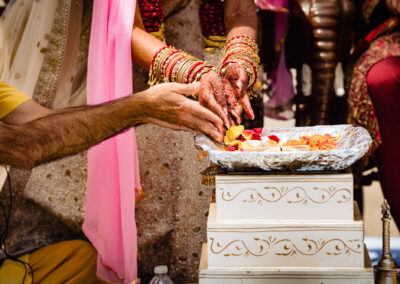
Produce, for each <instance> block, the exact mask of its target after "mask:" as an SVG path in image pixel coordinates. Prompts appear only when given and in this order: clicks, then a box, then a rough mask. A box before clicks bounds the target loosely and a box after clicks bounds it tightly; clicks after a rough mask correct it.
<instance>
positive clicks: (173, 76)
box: [149, 46, 217, 99]
mask: <svg viewBox="0 0 400 284" xmlns="http://www.w3.org/2000/svg"><path fill="white" fill-rule="evenodd" d="M211 70H214V71H217V70H216V68H215V67H214V66H212V65H208V64H207V63H206V62H204V61H201V60H199V59H197V58H195V57H193V56H191V55H190V54H187V53H186V52H183V51H180V50H176V49H174V48H173V47H169V46H165V47H163V48H161V49H160V50H159V51H157V53H156V54H155V55H154V57H153V60H152V62H151V66H150V74H149V85H150V86H153V85H155V84H158V83H166V82H178V83H183V84H187V83H192V82H194V81H198V80H199V79H200V77H201V76H202V75H203V74H205V73H207V72H209V71H211ZM192 97H194V96H193V95H192ZM194 98H195V99H196V97H194Z"/></svg>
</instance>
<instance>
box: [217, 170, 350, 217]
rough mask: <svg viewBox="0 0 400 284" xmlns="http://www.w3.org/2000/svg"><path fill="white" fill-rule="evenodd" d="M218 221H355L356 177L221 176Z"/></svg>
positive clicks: (337, 175) (302, 175) (313, 175)
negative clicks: (354, 194)
mask: <svg viewBox="0 0 400 284" xmlns="http://www.w3.org/2000/svg"><path fill="white" fill-rule="evenodd" d="M215 194H216V202H217V204H218V206H217V220H353V176H352V174H350V173H345V174H277V175H220V176H217V177H216V191H215Z"/></svg>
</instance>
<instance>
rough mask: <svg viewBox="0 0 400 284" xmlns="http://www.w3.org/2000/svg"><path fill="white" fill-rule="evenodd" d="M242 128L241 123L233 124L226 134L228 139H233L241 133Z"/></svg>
mask: <svg viewBox="0 0 400 284" xmlns="http://www.w3.org/2000/svg"><path fill="white" fill-rule="evenodd" d="M243 130H244V126H243V125H235V126H232V127H230V128H229V129H228V131H227V133H226V135H227V136H228V138H229V140H230V141H233V140H235V139H236V138H238V137H239V136H240V135H241V134H242V133H243Z"/></svg>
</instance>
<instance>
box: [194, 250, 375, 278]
mask: <svg viewBox="0 0 400 284" xmlns="http://www.w3.org/2000/svg"><path fill="white" fill-rule="evenodd" d="M364 256H365V265H364V267H363V268H353V269H351V268H347V269H346V268H342V269H340V268H331V267H325V268H315V267H301V268H299V267H295V268H292V267H274V268H243V269H238V268H233V267H226V268H225V269H215V268H209V267H208V264H207V244H203V249H202V253H201V259H200V271H199V284H244V283H245V284H321V283H323V284H349V283H351V284H373V283H374V271H373V268H372V267H371V262H370V260H369V257H368V253H367V251H366V249H364Z"/></svg>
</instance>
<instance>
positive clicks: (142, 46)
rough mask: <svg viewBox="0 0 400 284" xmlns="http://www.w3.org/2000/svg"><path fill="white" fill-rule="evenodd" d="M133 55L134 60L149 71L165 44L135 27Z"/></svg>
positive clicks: (133, 31)
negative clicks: (156, 55) (154, 58)
mask: <svg viewBox="0 0 400 284" xmlns="http://www.w3.org/2000/svg"><path fill="white" fill-rule="evenodd" d="M131 41H132V43H131V44H132V54H133V60H134V61H135V62H136V63H137V64H139V65H140V66H142V67H143V68H145V69H147V70H148V69H149V67H150V64H151V61H152V59H153V57H154V55H155V54H156V53H157V51H158V50H160V48H162V47H164V46H165V44H164V43H163V42H162V41H160V40H159V39H158V38H156V37H154V36H152V35H151V34H149V33H148V32H146V31H144V30H143V29H141V28H139V27H137V26H136V25H134V26H133V29H132V38H131Z"/></svg>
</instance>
